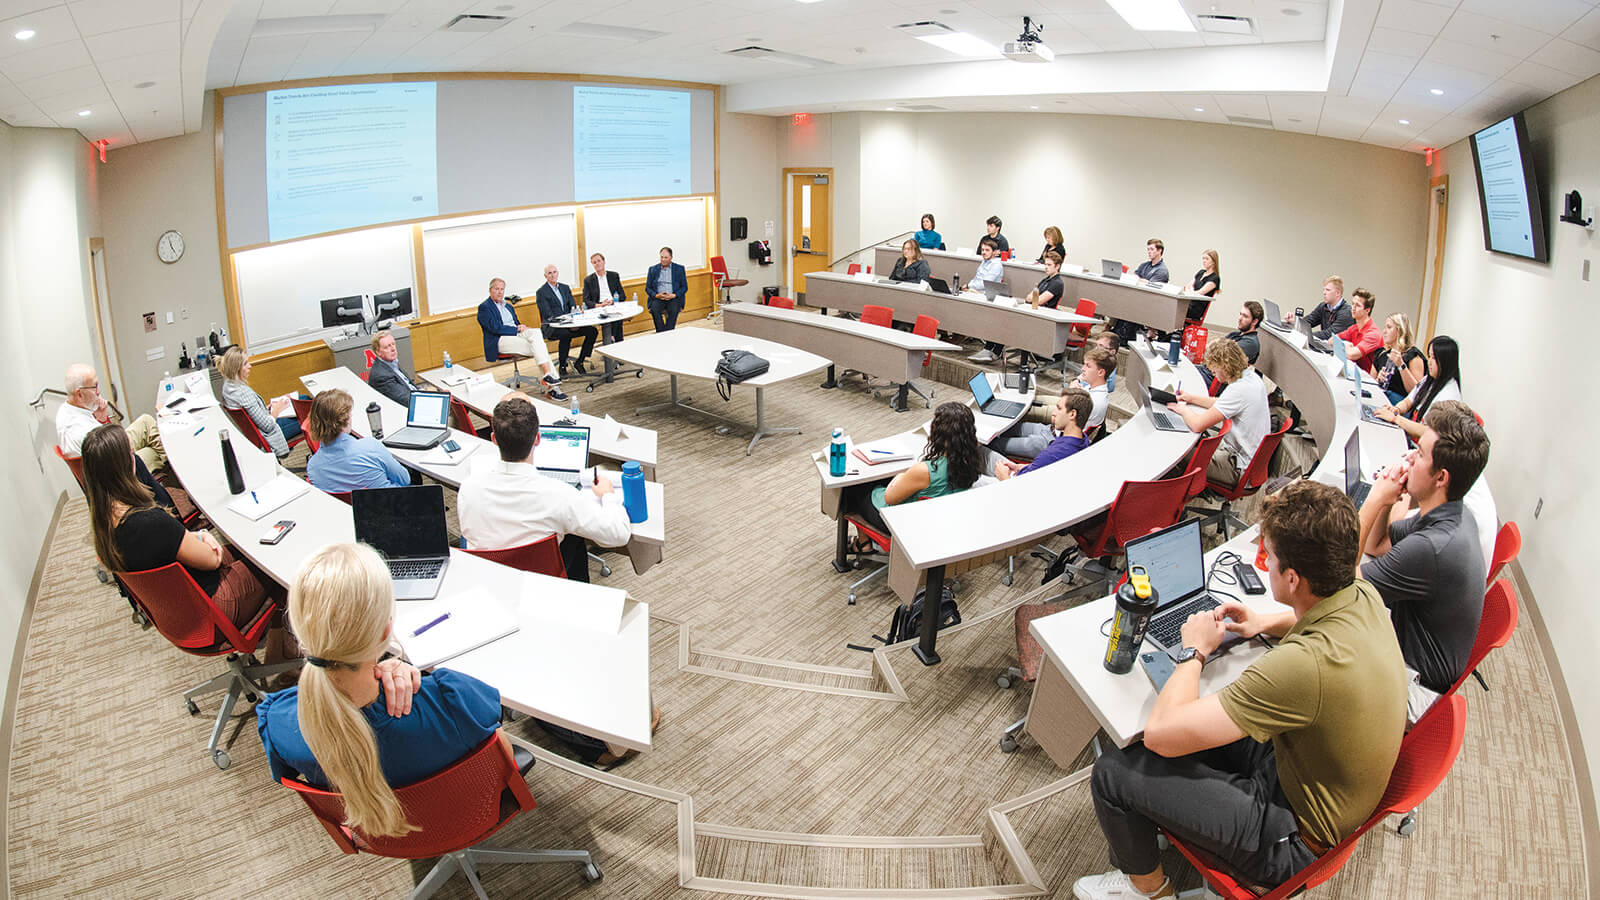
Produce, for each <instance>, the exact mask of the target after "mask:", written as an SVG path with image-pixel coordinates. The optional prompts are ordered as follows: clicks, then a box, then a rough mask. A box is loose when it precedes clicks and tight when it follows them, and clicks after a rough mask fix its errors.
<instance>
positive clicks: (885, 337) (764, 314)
mask: <svg viewBox="0 0 1600 900" xmlns="http://www.w3.org/2000/svg"><path fill="white" fill-rule="evenodd" d="M807 277H810V276H807ZM722 312H723V313H724V314H725V315H726V314H732V315H740V316H755V317H757V318H762V319H776V320H778V321H780V322H792V323H794V324H796V325H805V326H809V327H811V328H820V329H824V330H827V331H837V332H840V333H841V334H850V335H856V336H859V337H865V338H870V339H872V340H874V341H877V342H879V343H881V344H889V345H891V346H894V347H899V348H901V349H903V350H906V351H908V352H918V353H920V352H926V351H930V350H960V349H961V348H960V347H958V346H956V345H955V344H951V343H946V342H945V341H941V340H939V339H938V338H930V337H923V336H922V335H920V334H912V333H911V332H909V331H901V330H899V329H898V328H885V327H883V326H882V325H872V324H868V323H866V322H862V321H860V320H859V319H846V318H842V317H840V316H823V315H818V314H817V313H814V312H805V311H803V310H798V309H783V308H782V307H777V306H762V305H760V304H757V303H724V304H723V305H722Z"/></svg>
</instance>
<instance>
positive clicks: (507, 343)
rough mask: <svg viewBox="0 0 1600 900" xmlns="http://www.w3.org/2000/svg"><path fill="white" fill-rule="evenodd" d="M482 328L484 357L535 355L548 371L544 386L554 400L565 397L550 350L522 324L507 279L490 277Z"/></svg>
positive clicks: (482, 307)
mask: <svg viewBox="0 0 1600 900" xmlns="http://www.w3.org/2000/svg"><path fill="white" fill-rule="evenodd" d="M478 327H479V328H480V329H482V330H483V358H484V361H485V362H497V361H499V359H500V357H501V356H503V355H504V356H531V357H533V360H534V362H536V363H538V364H539V368H540V369H543V370H544V377H543V378H542V379H540V387H542V388H544V391H545V394H546V395H548V396H549V397H550V399H552V400H565V399H567V395H566V394H563V393H562V392H561V377H560V376H559V375H557V374H556V367H555V366H553V365H551V364H550V351H549V350H546V349H545V346H544V340H543V337H544V336H543V335H541V334H540V333H539V332H537V331H534V330H533V329H532V328H529V327H528V326H526V325H524V324H522V322H521V320H519V319H518V318H517V311H516V310H515V309H513V308H512V307H511V304H510V303H507V302H506V280H505V279H504V278H492V279H490V280H489V297H488V299H486V300H484V301H483V302H482V303H479V304H478Z"/></svg>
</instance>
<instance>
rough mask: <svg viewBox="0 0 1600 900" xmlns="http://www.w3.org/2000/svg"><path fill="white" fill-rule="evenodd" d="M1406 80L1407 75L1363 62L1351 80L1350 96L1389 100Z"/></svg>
mask: <svg viewBox="0 0 1600 900" xmlns="http://www.w3.org/2000/svg"><path fill="white" fill-rule="evenodd" d="M1405 80H1406V76H1405V75H1402V74H1396V73H1394V72H1384V71H1381V70H1379V69H1373V68H1370V67H1368V66H1367V65H1365V64H1363V65H1362V66H1361V68H1359V69H1357V70H1356V77H1355V79H1354V80H1353V81H1351V82H1350V96H1352V97H1361V98H1363V99H1366V100H1382V101H1384V102H1388V100H1389V98H1390V97H1393V96H1394V92H1395V91H1397V90H1399V89H1400V85H1401V84H1402V83H1403V82H1404V81H1405Z"/></svg>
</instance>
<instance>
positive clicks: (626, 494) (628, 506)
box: [622, 460, 650, 524]
mask: <svg viewBox="0 0 1600 900" xmlns="http://www.w3.org/2000/svg"><path fill="white" fill-rule="evenodd" d="M622 508H623V509H625V510H627V511H628V521H629V522H633V523H635V524H637V523H639V522H643V521H644V520H645V519H648V518H650V511H649V510H648V509H646V504H645V499H644V469H642V468H640V466H639V464H638V463H637V462H634V461H633V460H629V461H627V462H625V463H623V464H622Z"/></svg>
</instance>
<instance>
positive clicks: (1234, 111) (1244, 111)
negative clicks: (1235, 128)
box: [1216, 94, 1272, 119]
mask: <svg viewBox="0 0 1600 900" xmlns="http://www.w3.org/2000/svg"><path fill="white" fill-rule="evenodd" d="M1216 100H1217V107H1218V108H1219V109H1221V110H1222V114H1223V115H1226V116H1249V117H1250V118H1252V119H1270V118H1272V110H1271V109H1270V108H1269V107H1268V106H1267V98H1266V96H1265V95H1263V94H1219V95H1218V96H1217V98H1216Z"/></svg>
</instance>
